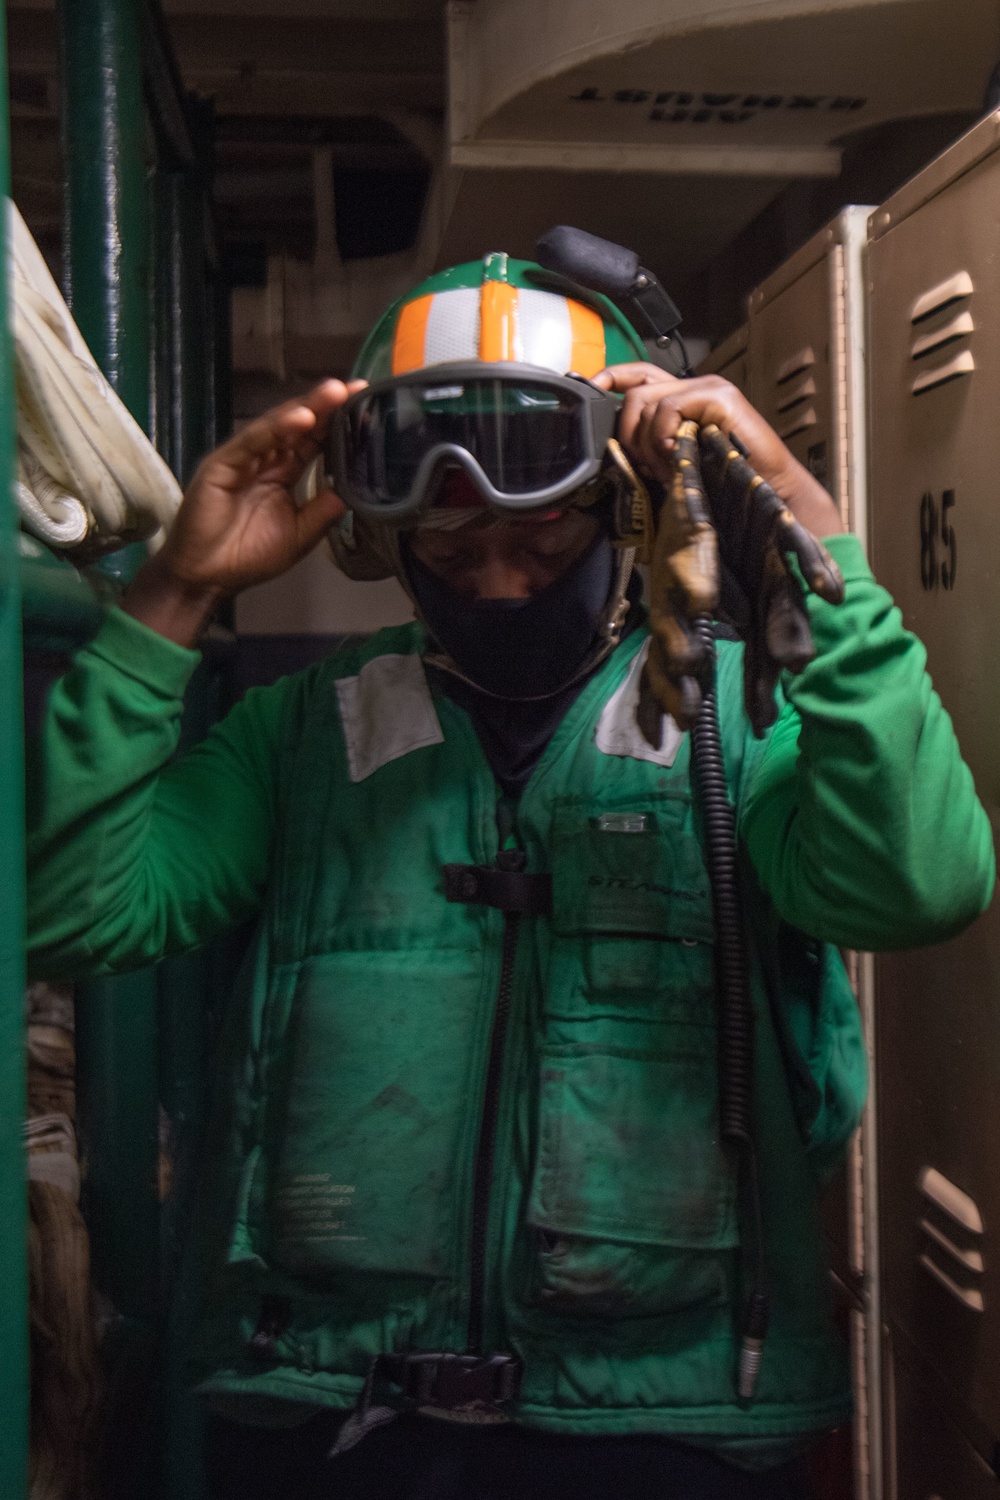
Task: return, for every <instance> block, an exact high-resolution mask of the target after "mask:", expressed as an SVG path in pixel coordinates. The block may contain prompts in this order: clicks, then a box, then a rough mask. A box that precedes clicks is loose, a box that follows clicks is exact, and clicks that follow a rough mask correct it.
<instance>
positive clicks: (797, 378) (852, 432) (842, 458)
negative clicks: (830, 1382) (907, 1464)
mask: <svg viewBox="0 0 1000 1500" xmlns="http://www.w3.org/2000/svg"><path fill="white" fill-rule="evenodd" d="M870 212H871V210H870V208H868V207H859V206H851V207H848V208H845V209H843V210H842V211H841V212H840V213H839V214H838V215H837V217H836V218H835V219H834V220H832V222H831V223H830V224H828V225H827V226H826V227H825V228H824V229H822V230H820V231H819V233H817V234H815V235H813V237H812V239H810V240H809V241H807V243H806V244H805V245H803V246H802V247H801V249H799V250H798V251H796V253H795V254H794V255H792V256H791V257H790V258H789V260H787V261H786V262H785V264H784V265H783V266H781V267H780V268H779V269H778V270H777V271H775V272H774V273H773V274H772V275H771V276H769V277H768V279H767V280H766V281H763V282H762V283H761V284H760V286H758V287H757V288H756V289H755V290H754V291H753V292H751V294H750V297H749V299H748V312H749V319H748V332H749V337H748V341H747V354H746V359H747V374H748V387H747V389H746V393H747V395H748V396H749V397H750V399H751V401H752V402H753V404H754V405H755V406H756V407H757V409H758V411H760V412H761V413H762V414H763V416H765V417H766V418H767V420H768V421H769V422H770V423H771V425H772V427H774V428H775V430H776V431H777V432H778V434H779V436H780V437H782V438H783V439H784V441H785V442H786V443H787V445H788V447H789V448H790V449H791V451H792V452H793V453H794V454H795V456H796V458H798V459H799V460H800V462H802V463H803V464H804V465H805V466H806V468H808V469H809V470H810V471H811V472H812V473H813V474H815V476H816V477H817V478H818V479H819V480H820V481H821V483H823V484H824V485H825V486H826V488H827V489H828V490H829V491H830V493H831V495H832V496H833V497H834V499H835V500H836V501H837V504H838V506H839V507H840V512H841V515H842V516H843V518H844V522H845V524H846V525H847V526H848V527H849V528H850V529H851V530H852V531H854V532H856V533H857V534H858V535H859V536H860V537H861V539H862V541H863V542H864V543H865V544H866V545H867V515H868V509H867V442H866V439H867V428H866V421H867V413H866V402H865V392H866V360H865V269H864V258H865V247H866V237H867V222H868V215H869V213H870ZM850 960H851V965H852V978H853V981H854V987H855V991H856V993H857V995H858V1002H859V1005H860V1007H861V1011H862V1016H863V1019H864V1022H865V1030H866V1034H867V1036H868V1039H869V1046H870V1045H871V1037H872V1030H873V1021H872V1014H871V972H872V970H871V962H870V960H869V959H868V958H867V957H865V956H863V955H857V954H853V955H851V956H850ZM874 1138H875V1100H874V1091H873V1094H872V1099H871V1101H870V1103H869V1107H868V1110H867V1112H866V1116H865V1121H864V1125H863V1127H862V1131H861V1132H860V1133H859V1136H858V1137H856V1138H855V1140H854V1141H853V1142H852V1145H851V1149H850V1152H849V1154H848V1160H847V1163H846V1167H845V1170H844V1172H843V1173H842V1174H841V1175H840V1177H839V1178H838V1179H837V1180H836V1181H835V1182H834V1183H833V1184H831V1187H830V1189H828V1191H827V1193H826V1195H825V1198H824V1203H823V1222H824V1228H825V1230H826V1236H827V1241H828V1243H829V1247H830V1256H831V1267H832V1271H833V1275H834V1281H835V1285H836V1287H837V1290H838V1302H839V1303H840V1305H841V1306H842V1307H843V1308H844V1310H845V1311H846V1313H847V1315H848V1319H849V1324H850V1329H851V1354H852V1363H853V1367H854V1386H855V1397H856V1418H855V1425H854V1443H855V1481H856V1483H855V1491H856V1494H857V1496H858V1500H877V1497H878V1496H879V1495H880V1493H881V1488H880V1478H881V1464H882V1460H881V1445H880V1439H881V1428H880V1424H879V1421H878V1408H877V1403H873V1402H871V1401H870V1400H869V1392H870V1391H872V1390H877V1389H878V1388H879V1384H880V1374H879V1360H880V1346H879V1337H878V1329H879V1310H878V1275H877V1267H878V1254H877V1233H876V1232H877V1223H876V1217H875V1212H874V1208H875V1187H876V1182H875V1172H874V1157H875V1148H874Z"/></svg>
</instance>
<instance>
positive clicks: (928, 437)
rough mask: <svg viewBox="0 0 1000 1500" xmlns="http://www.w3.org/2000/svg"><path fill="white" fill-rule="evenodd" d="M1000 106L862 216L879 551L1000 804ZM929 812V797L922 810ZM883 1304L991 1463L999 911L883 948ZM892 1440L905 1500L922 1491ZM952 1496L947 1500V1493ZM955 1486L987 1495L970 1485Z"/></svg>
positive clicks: (997, 1338)
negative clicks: (925, 942)
mask: <svg viewBox="0 0 1000 1500" xmlns="http://www.w3.org/2000/svg"><path fill="white" fill-rule="evenodd" d="M998 231H1000V111H998V112H997V113H995V114H992V115H989V116H987V117H986V118H985V119H984V120H982V121H981V122H980V123H979V124H977V125H976V126H974V127H973V129H972V130H970V131H969V132H968V134H967V135H965V136H963V137H962V138H961V139H960V140H958V141H957V142H956V143H955V144H954V145H953V146H951V147H950V148H949V149H948V150H947V151H946V152H945V153H944V154H943V155H942V156H940V157H939V158H938V159H937V160H936V161H935V162H933V163H932V164H931V165H930V166H929V167H927V168H926V169H925V170H924V171H923V172H921V173H920V174H919V175H918V176H917V177H915V178H914V179H913V180H912V181H911V182H909V183H908V184H907V185H906V186H905V187H903V188H901V189H900V190H899V192H897V193H896V194H895V195H894V196H893V197H892V198H890V199H889V200H888V202H887V203H886V204H884V205H883V207H882V208H881V209H880V210H878V211H877V212H876V213H874V214H873V215H872V217H871V220H870V224H869V240H870V243H869V252H868V265H869V274H870V346H869V354H870V370H871V488H870V501H871V543H872V560H873V565H874V568H875V572H876V575H877V577H878V578H879V581H880V582H881V583H883V584H884V585H885V586H886V588H888V589H889V590H890V592H891V593H892V594H893V596H894V598H895V600H896V602H897V604H898V605H899V606H900V608H901V609H902V612H903V618H904V621H905V623H906V624H907V626H909V627H910V628H911V629H912V630H914V631H915V632H916V633H917V635H919V637H920V639H921V640H922V641H923V642H924V644H925V645H926V647H927V657H928V667H929V670H930V673H931V676H932V678H933V681H934V686H935V687H936V689H937V690H938V692H939V693H940V695H941V698H942V700H943V702H944V705H945V707H946V708H947V709H948V711H949V712H950V714H951V716H952V719H953V720H954V723H955V728H956V730H957V732H958V737H959V741H960V743H961V746H962V750H963V753H964V755H965V758H966V760H967V762H968V763H969V765H970V767H971V768H972V772H973V775H974V777H975V780H976V786H977V789H978V792H979V795H980V797H981V798H982V800H983V803H984V804H985V806H986V809H987V811H988V812H989V814H990V817H991V820H992V821H993V824H994V828H996V826H997V819H998V816H1000V672H998V671H997V668H996V651H997V641H998V639H1000V587H998V583H1000V512H998V501H997V475H998V472H1000V425H998V423H997V415H996V414H997V408H998V405H1000V234H998ZM915 815H917V816H919V809H917V810H915ZM875 975H876V1017H877V1048H876V1053H877V1059H878V1099H879V1117H880V1126H879V1175H880V1233H881V1244H882V1307H883V1314H884V1318H885V1321H886V1323H887V1325H888V1329H889V1335H890V1338H891V1341H892V1346H893V1349H894V1350H896V1349H906V1350H909V1351H911V1353H910V1354H908V1355H907V1358H908V1359H909V1358H910V1357H911V1355H912V1359H913V1360H915V1361H916V1360H918V1361H919V1362H920V1363H921V1364H922V1366H924V1367H925V1368H926V1370H927V1371H928V1372H929V1374H930V1376H931V1377H932V1378H933V1380H934V1381H935V1387H934V1388H935V1392H936V1394H935V1398H934V1400H933V1401H928V1400H926V1399H925V1398H924V1396H922V1395H921V1394H920V1392H921V1389H922V1387H919V1386H916V1385H913V1384H912V1383H911V1384H910V1385H906V1384H905V1383H904V1388H903V1389H902V1390H897V1396H896V1411H897V1418H898V1434H900V1435H901V1434H903V1433H906V1434H910V1435H911V1437H908V1438H907V1439H906V1441H907V1442H910V1441H911V1438H912V1434H914V1433H916V1432H918V1431H919V1430H920V1429H921V1428H922V1425H923V1424H924V1423H925V1422H926V1423H928V1424H929V1423H931V1422H932V1420H934V1417H935V1411H936V1409H938V1408H940V1409H941V1410H942V1411H943V1412H944V1413H945V1414H946V1416H947V1417H948V1419H949V1420H950V1421H951V1422H952V1423H953V1424H954V1425H955V1427H957V1428H958V1429H959V1430H960V1431H961V1432H962V1433H964V1435H965V1437H966V1438H967V1439H968V1441H969V1442H970V1443H972V1444H973V1445H974V1446H975V1448H976V1449H977V1451H978V1452H979V1454H980V1457H981V1458H982V1459H983V1460H984V1461H985V1463H987V1464H992V1463H993V1462H994V1457H995V1445H996V1442H997V1439H1000V1238H998V1236H1000V1151H998V1148H997V1131H998V1128H1000V905H998V903H996V902H994V905H993V906H992V908H991V909H990V911H989V912H988V913H987V914H986V916H985V917H983V918H981V919H980V920H979V921H978V922H977V923H976V924H975V925H974V926H973V927H972V928H971V929H970V930H969V931H968V932H966V933H964V934H963V935H962V936H961V937H959V938H956V939H955V940H954V941H952V942H949V943H945V944H942V945H940V946H937V947H932V948H928V949H924V950H920V951H916V952H907V953H897V954H885V955H881V956H879V957H878V958H877V959H876V964H875ZM897 1449H898V1451H899V1500H911V1497H912V1500H918V1497H919V1500H924V1497H925V1495H926V1494H927V1493H928V1491H927V1487H926V1483H925V1481H924V1477H923V1476H922V1475H921V1474H920V1472H919V1469H918V1468H914V1467H913V1466H912V1465H910V1464H909V1463H908V1461H905V1462H904V1454H903V1453H902V1451H901V1446H900V1444H899V1443H897ZM940 1493H941V1495H942V1496H943V1497H945V1496H946V1491H945V1489H943V1488H942V1489H941V1490H940ZM955 1493H962V1494H963V1495H964V1494H970V1495H971V1494H973V1493H976V1494H978V1493H979V1491H978V1490H973V1488H971V1487H970V1488H967V1489H966V1490H964V1491H955Z"/></svg>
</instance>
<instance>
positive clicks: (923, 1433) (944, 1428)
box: [889, 1356, 1000, 1500]
mask: <svg viewBox="0 0 1000 1500" xmlns="http://www.w3.org/2000/svg"><path fill="white" fill-rule="evenodd" d="M894 1364H895V1368H894V1369H893V1371H892V1376H891V1381H892V1390H891V1392H890V1401H889V1405H890V1408H892V1407H894V1408H895V1411H896V1422H895V1431H894V1436H893V1449H894V1453H893V1458H894V1468H895V1476H896V1478H895V1485H894V1493H895V1494H896V1495H897V1496H898V1497H899V1500H903V1497H904V1496H905V1497H907V1500H910V1497H912V1500H997V1495H998V1493H1000V1485H998V1484H997V1479H996V1475H995V1473H994V1472H993V1469H992V1468H991V1466H990V1465H989V1464H987V1463H985V1462H984V1461H983V1459H982V1458H981V1457H980V1455H979V1454H978V1453H977V1452H976V1449H975V1448H974V1447H973V1446H972V1444H971V1443H970V1442H969V1441H968V1439H967V1438H966V1437H965V1435H964V1434H963V1433H962V1432H961V1431H960V1429H959V1428H958V1427H957V1426H956V1425H955V1423H954V1422H952V1421H951V1420H950V1419H949V1418H948V1417H947V1416H946V1415H945V1413H944V1411H943V1410H942V1407H941V1404H940V1401H939V1400H938V1398H937V1392H936V1390H935V1388H934V1387H933V1385H929V1384H925V1383H924V1381H923V1380H922V1379H921V1378H920V1375H919V1374H918V1372H917V1371H916V1369H915V1368H914V1367H913V1366H912V1365H911V1364H910V1362H909V1360H906V1359H903V1358H900V1357H898V1356H897V1358H896V1360H895V1362H894ZM890 1493H893V1492H892V1491H891V1492H890Z"/></svg>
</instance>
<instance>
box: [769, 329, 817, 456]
mask: <svg viewBox="0 0 1000 1500" xmlns="http://www.w3.org/2000/svg"><path fill="white" fill-rule="evenodd" d="M815 363H816V355H815V353H814V351H813V349H812V348H811V347H810V346H809V345H808V344H807V345H806V346H805V347H804V348H802V349H798V350H796V352H795V353H794V354H792V355H790V356H789V357H788V359H786V360H783V361H782V363H781V364H780V365H779V366H778V373H777V375H776V376H775V377H774V383H775V385H776V386H777V393H776V400H775V410H776V411H777V413H778V415H779V417H783V418H784V420H783V421H782V422H780V423H779V424H778V425H777V428H776V431H777V434H778V436H779V437H780V438H782V439H783V440H784V441H785V442H787V441H788V439H789V438H791V437H794V436H795V434H796V433H797V432H804V431H805V430H806V428H807V427H815V426H816V409H815V407H814V406H813V405H812V404H811V400H810V398H811V397H813V396H815V394H816V382H815V380H814V379H813V377H812V376H811V375H810V374H809V371H810V370H811V369H812V367H813V365H814V364H815Z"/></svg>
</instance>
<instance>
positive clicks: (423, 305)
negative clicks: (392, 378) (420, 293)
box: [392, 293, 434, 375]
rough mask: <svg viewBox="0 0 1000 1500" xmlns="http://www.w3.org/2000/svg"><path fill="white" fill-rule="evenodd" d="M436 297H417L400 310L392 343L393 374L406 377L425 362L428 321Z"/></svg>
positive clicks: (431, 295)
mask: <svg viewBox="0 0 1000 1500" xmlns="http://www.w3.org/2000/svg"><path fill="white" fill-rule="evenodd" d="M433 301H434V295H433V293H431V294H430V295H429V296H427V297H417V299H416V300H415V301H414V302H407V303H406V305H405V306H404V307H402V308H401V309H400V313H399V318H398V320H397V323H396V336H395V338H394V339H393V341H392V373H393V374H394V375H405V374H406V373H407V371H408V370H419V369H420V367H421V365H422V364H423V362H424V343H425V340H426V337H427V319H428V318H429V317H430V311H431V303H432V302H433Z"/></svg>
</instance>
